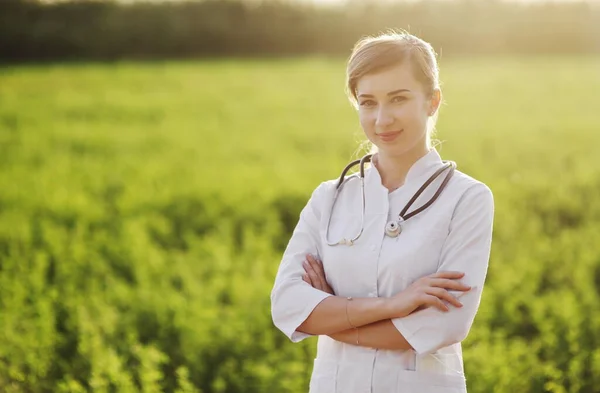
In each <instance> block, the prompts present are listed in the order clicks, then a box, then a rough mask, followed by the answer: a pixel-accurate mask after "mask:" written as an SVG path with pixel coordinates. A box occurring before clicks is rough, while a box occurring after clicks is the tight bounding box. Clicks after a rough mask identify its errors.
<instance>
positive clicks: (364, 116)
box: [358, 112, 375, 132]
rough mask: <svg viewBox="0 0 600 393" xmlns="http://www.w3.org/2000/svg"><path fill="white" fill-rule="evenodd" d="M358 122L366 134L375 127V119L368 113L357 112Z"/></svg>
mask: <svg viewBox="0 0 600 393" xmlns="http://www.w3.org/2000/svg"><path fill="white" fill-rule="evenodd" d="M358 120H359V121H360V125H361V126H362V128H363V130H365V131H367V132H368V131H369V130H370V129H372V128H373V127H374V126H375V119H374V118H373V116H371V114H370V113H366V112H359V113H358Z"/></svg>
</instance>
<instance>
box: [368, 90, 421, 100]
mask: <svg viewBox="0 0 600 393" xmlns="http://www.w3.org/2000/svg"><path fill="white" fill-rule="evenodd" d="M404 92H409V93H410V90H408V89H398V90H394V91H390V92H389V93H387V95H388V96H394V95H396V94H398V93H404ZM358 96H359V97H368V98H373V97H375V96H374V95H372V94H359V95H358Z"/></svg>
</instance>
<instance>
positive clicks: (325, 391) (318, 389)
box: [309, 358, 338, 393]
mask: <svg viewBox="0 0 600 393" xmlns="http://www.w3.org/2000/svg"><path fill="white" fill-rule="evenodd" d="M337 369H338V365H337V362H335V361H331V360H323V359H320V358H316V359H315V360H314V363H313V371H312V376H311V378H310V387H309V393H336V392H335V389H336V379H337Z"/></svg>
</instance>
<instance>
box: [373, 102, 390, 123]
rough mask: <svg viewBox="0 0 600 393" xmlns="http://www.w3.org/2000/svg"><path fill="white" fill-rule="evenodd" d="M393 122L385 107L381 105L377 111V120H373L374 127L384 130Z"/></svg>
mask: <svg viewBox="0 0 600 393" xmlns="http://www.w3.org/2000/svg"><path fill="white" fill-rule="evenodd" d="M393 122H394V116H392V113H391V111H389V110H388V109H387V108H386V107H385V105H381V106H380V107H379V110H378V111H377V118H376V119H375V125H376V126H377V127H381V128H385V127H387V126H389V125H391V124H392V123H393Z"/></svg>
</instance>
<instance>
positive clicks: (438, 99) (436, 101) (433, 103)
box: [428, 89, 442, 116]
mask: <svg viewBox="0 0 600 393" xmlns="http://www.w3.org/2000/svg"><path fill="white" fill-rule="evenodd" d="M441 103H442V91H441V90H440V89H433V93H432V94H431V100H430V102H429V113H428V114H429V116H433V115H434V114H435V112H437V110H438V109H439V107H440V104H441Z"/></svg>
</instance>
